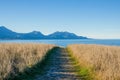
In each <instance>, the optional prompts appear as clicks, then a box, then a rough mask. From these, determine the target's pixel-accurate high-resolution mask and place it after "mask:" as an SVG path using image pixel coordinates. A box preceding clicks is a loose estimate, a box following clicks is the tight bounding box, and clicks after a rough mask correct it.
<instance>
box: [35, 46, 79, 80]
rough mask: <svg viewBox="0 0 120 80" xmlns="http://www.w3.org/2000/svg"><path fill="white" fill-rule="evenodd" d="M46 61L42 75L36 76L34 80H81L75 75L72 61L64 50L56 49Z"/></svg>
mask: <svg viewBox="0 0 120 80" xmlns="http://www.w3.org/2000/svg"><path fill="white" fill-rule="evenodd" d="M48 60H49V65H47V66H46V68H45V69H44V71H45V72H44V74H43V75H37V76H36V79H35V80H81V79H80V77H79V76H77V74H76V69H75V67H74V65H75V64H74V61H72V59H71V57H70V55H69V54H68V53H67V51H66V50H65V49H64V48H58V49H56V50H55V51H54V53H53V54H52V55H51V56H50V58H49V59H48Z"/></svg>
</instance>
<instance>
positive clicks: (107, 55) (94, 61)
mask: <svg viewBox="0 0 120 80" xmlns="http://www.w3.org/2000/svg"><path fill="white" fill-rule="evenodd" d="M68 49H69V50H70V51H71V52H72V55H73V56H74V57H75V58H76V59H77V60H78V61H79V63H80V65H81V66H84V67H86V68H89V69H91V70H92V71H93V73H94V76H95V80H120V47H115V46H103V45H84V44H80V45H78V44H74V45H69V46H68Z"/></svg>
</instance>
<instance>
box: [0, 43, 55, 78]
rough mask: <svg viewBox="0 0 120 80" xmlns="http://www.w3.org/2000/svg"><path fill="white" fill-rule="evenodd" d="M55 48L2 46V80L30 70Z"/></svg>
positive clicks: (46, 46)
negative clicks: (27, 69) (26, 69)
mask: <svg viewBox="0 0 120 80" xmlns="http://www.w3.org/2000/svg"><path fill="white" fill-rule="evenodd" d="M53 47H54V45H47V44H15V43H14V44H12V43H7V44H4V43H3V44H0V80H3V79H4V78H6V77H12V76H13V77H14V76H15V75H17V73H18V72H22V71H24V69H25V68H27V67H29V68H30V67H31V66H33V65H34V64H36V63H38V62H39V61H41V60H42V59H43V58H44V56H45V55H46V53H47V51H48V50H50V49H52V48H53Z"/></svg>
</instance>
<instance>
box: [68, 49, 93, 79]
mask: <svg viewBox="0 0 120 80" xmlns="http://www.w3.org/2000/svg"><path fill="white" fill-rule="evenodd" d="M66 49H67V51H68V53H69V54H70V56H71V57H72V58H71V59H72V61H74V65H75V69H76V74H77V75H78V76H80V77H81V79H82V80H94V76H93V71H92V69H91V68H87V67H86V66H83V65H82V64H80V63H79V61H78V60H77V59H76V58H75V57H74V56H73V53H72V51H71V50H70V49H69V48H66Z"/></svg>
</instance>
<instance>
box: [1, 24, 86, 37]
mask: <svg viewBox="0 0 120 80" xmlns="http://www.w3.org/2000/svg"><path fill="white" fill-rule="evenodd" d="M0 39H88V38H87V37H84V36H78V35H76V34H74V33H71V32H67V31H66V32H59V31H57V32H54V33H52V34H49V35H44V34H42V33H41V32H39V31H32V32H29V33H17V32H14V31H12V30H9V29H7V28H6V27H5V26H0Z"/></svg>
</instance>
